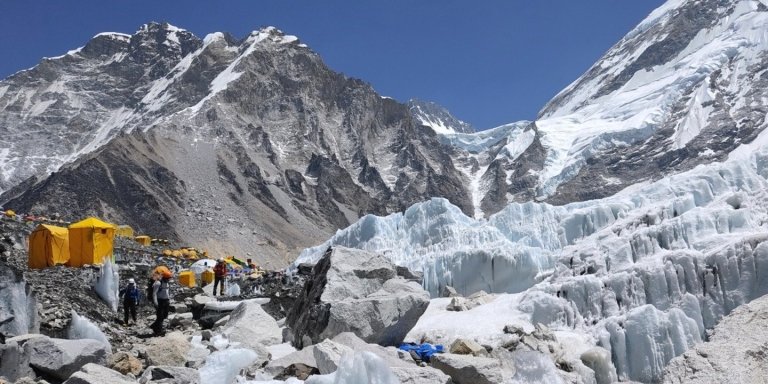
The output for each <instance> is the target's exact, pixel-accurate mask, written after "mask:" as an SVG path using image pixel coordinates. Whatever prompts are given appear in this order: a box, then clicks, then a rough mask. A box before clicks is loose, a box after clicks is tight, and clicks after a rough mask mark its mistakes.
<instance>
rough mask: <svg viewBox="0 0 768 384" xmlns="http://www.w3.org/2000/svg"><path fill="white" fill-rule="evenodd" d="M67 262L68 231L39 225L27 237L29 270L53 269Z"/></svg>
mask: <svg viewBox="0 0 768 384" xmlns="http://www.w3.org/2000/svg"><path fill="white" fill-rule="evenodd" d="M68 261H69V231H68V230H67V229H66V228H63V227H56V226H53V225H47V224H40V225H38V226H37V228H35V231H34V232H32V233H31V234H30V235H29V260H28V261H27V265H29V269H41V268H46V267H53V266H55V265H58V264H66V263H67V262H68Z"/></svg>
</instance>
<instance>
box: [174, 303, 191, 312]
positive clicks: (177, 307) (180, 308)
mask: <svg viewBox="0 0 768 384" xmlns="http://www.w3.org/2000/svg"><path fill="white" fill-rule="evenodd" d="M171 310H172V311H171V312H173V313H188V312H189V307H188V306H187V305H186V304H184V303H173V304H171Z"/></svg>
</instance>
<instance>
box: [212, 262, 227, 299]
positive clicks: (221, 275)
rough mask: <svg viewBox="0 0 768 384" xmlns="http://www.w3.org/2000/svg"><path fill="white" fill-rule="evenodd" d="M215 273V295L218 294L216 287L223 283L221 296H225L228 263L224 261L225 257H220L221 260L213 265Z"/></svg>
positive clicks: (220, 290) (220, 291)
mask: <svg viewBox="0 0 768 384" xmlns="http://www.w3.org/2000/svg"><path fill="white" fill-rule="evenodd" d="M213 274H214V279H213V295H214V296H216V287H217V286H218V285H219V283H221V288H220V289H219V296H224V280H225V279H226V278H227V263H225V262H224V259H219V262H218V263H216V266H215V267H213Z"/></svg>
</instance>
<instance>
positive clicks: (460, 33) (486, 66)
mask: <svg viewBox="0 0 768 384" xmlns="http://www.w3.org/2000/svg"><path fill="white" fill-rule="evenodd" d="M662 3H663V0H638V1H634V0H633V1H626V0H588V1H575V0H532V1H531V0H494V1H490V0H488V1H454V0H419V1H416V0H381V1H375V2H374V1H367V0H345V1H341V0H330V1H316V0H313V1H295V0H280V1H255V0H230V1H196V0H186V1H176V0H127V1H111V0H72V1H69V0H67V1H60V0H55V1H54V0H50V1H36V0H3V1H2V6H1V7H0V52H2V59H0V78H5V77H7V76H8V75H10V74H12V73H14V72H16V71H18V70H20V69H24V68H28V67H31V66H33V65H35V64H36V63H37V62H38V61H39V60H40V58H41V57H43V56H57V55H60V54H63V53H65V52H66V51H68V50H70V49H74V48H77V47H80V46H82V45H83V44H84V43H85V42H86V41H88V39H89V38H90V37H92V36H93V35H95V34H96V33H99V32H107V31H111V32H125V33H133V32H135V31H136V30H137V29H138V27H139V26H140V25H141V24H144V23H146V22H149V21H167V22H170V23H171V24H174V25H176V26H178V27H181V28H185V29H187V30H189V31H191V32H193V33H194V34H196V35H197V36H199V37H201V38H202V37H204V36H205V35H206V34H208V33H211V32H216V31H225V32H230V33H232V34H233V35H234V36H236V37H243V36H245V35H246V34H247V33H248V32H250V31H252V30H254V29H258V28H259V27H262V26H268V25H274V26H276V27H278V28H280V29H282V30H283V31H284V32H286V33H288V34H293V35H297V36H298V37H299V38H300V39H301V40H302V41H303V42H304V43H307V44H308V45H309V46H310V47H311V48H312V49H313V50H315V51H316V52H318V53H319V54H320V55H321V56H322V57H323V59H324V60H325V62H326V63H327V64H328V65H329V66H330V67H331V68H332V69H334V70H336V71H339V72H343V73H345V74H347V75H349V76H353V77H357V78H360V79H363V80H365V81H367V82H369V83H370V84H372V85H373V87H374V88H375V89H376V90H377V91H378V92H379V93H380V94H382V95H385V96H390V97H394V98H396V99H398V100H401V101H406V100H408V99H410V98H413V97H415V98H420V99H425V100H431V101H435V102H437V103H439V104H442V105H444V106H445V107H447V108H448V109H449V110H450V111H451V112H452V113H453V114H454V115H456V116H457V117H458V118H460V119H463V120H466V121H468V122H469V123H471V124H473V125H475V126H476V127H477V128H480V129H485V128H490V127H494V126H497V125H500V124H503V123H508V122H512V121H516V120H521V119H533V118H534V117H535V116H536V113H537V112H538V110H539V109H540V108H541V107H542V106H543V105H544V103H546V102H547V101H548V100H549V99H550V98H552V96H554V95H555V94H556V93H557V92H559V91H560V90H561V89H563V88H564V87H565V86H567V85H568V84H569V83H571V82H572V81H574V80H575V79H576V78H577V77H578V76H580V75H581V74H582V73H583V72H584V71H585V70H587V69H588V68H589V66H590V65H592V63H594V62H595V61H596V60H597V59H598V58H599V57H600V56H601V55H602V54H603V53H604V52H605V51H606V50H607V49H608V48H610V47H611V46H612V45H613V44H614V43H616V42H617V41H618V40H619V39H620V38H621V37H622V36H623V35H624V34H625V33H626V32H628V31H629V30H630V29H632V28H633V27H634V26H635V25H636V24H637V23H638V22H640V21H641V20H642V19H643V18H645V16H647V15H648V14H649V13H650V12H651V11H652V10H653V9H654V8H656V7H658V6H659V5H661V4H662Z"/></svg>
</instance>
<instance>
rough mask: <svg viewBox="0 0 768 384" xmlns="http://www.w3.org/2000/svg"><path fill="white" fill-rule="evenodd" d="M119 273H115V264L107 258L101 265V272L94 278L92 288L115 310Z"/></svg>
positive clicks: (118, 288) (118, 290)
mask: <svg viewBox="0 0 768 384" xmlns="http://www.w3.org/2000/svg"><path fill="white" fill-rule="evenodd" d="M119 284H120V275H119V274H118V273H117V264H113V263H112V261H111V260H109V258H107V259H106V261H105V262H104V265H103V266H102V267H101V272H100V274H99V276H98V277H97V278H96V282H95V283H94V285H93V289H95V290H96V293H97V294H98V295H99V297H101V299H102V300H104V302H105V303H107V304H108V305H109V307H110V308H112V310H113V311H117V303H118V293H119V292H120V287H119Z"/></svg>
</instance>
